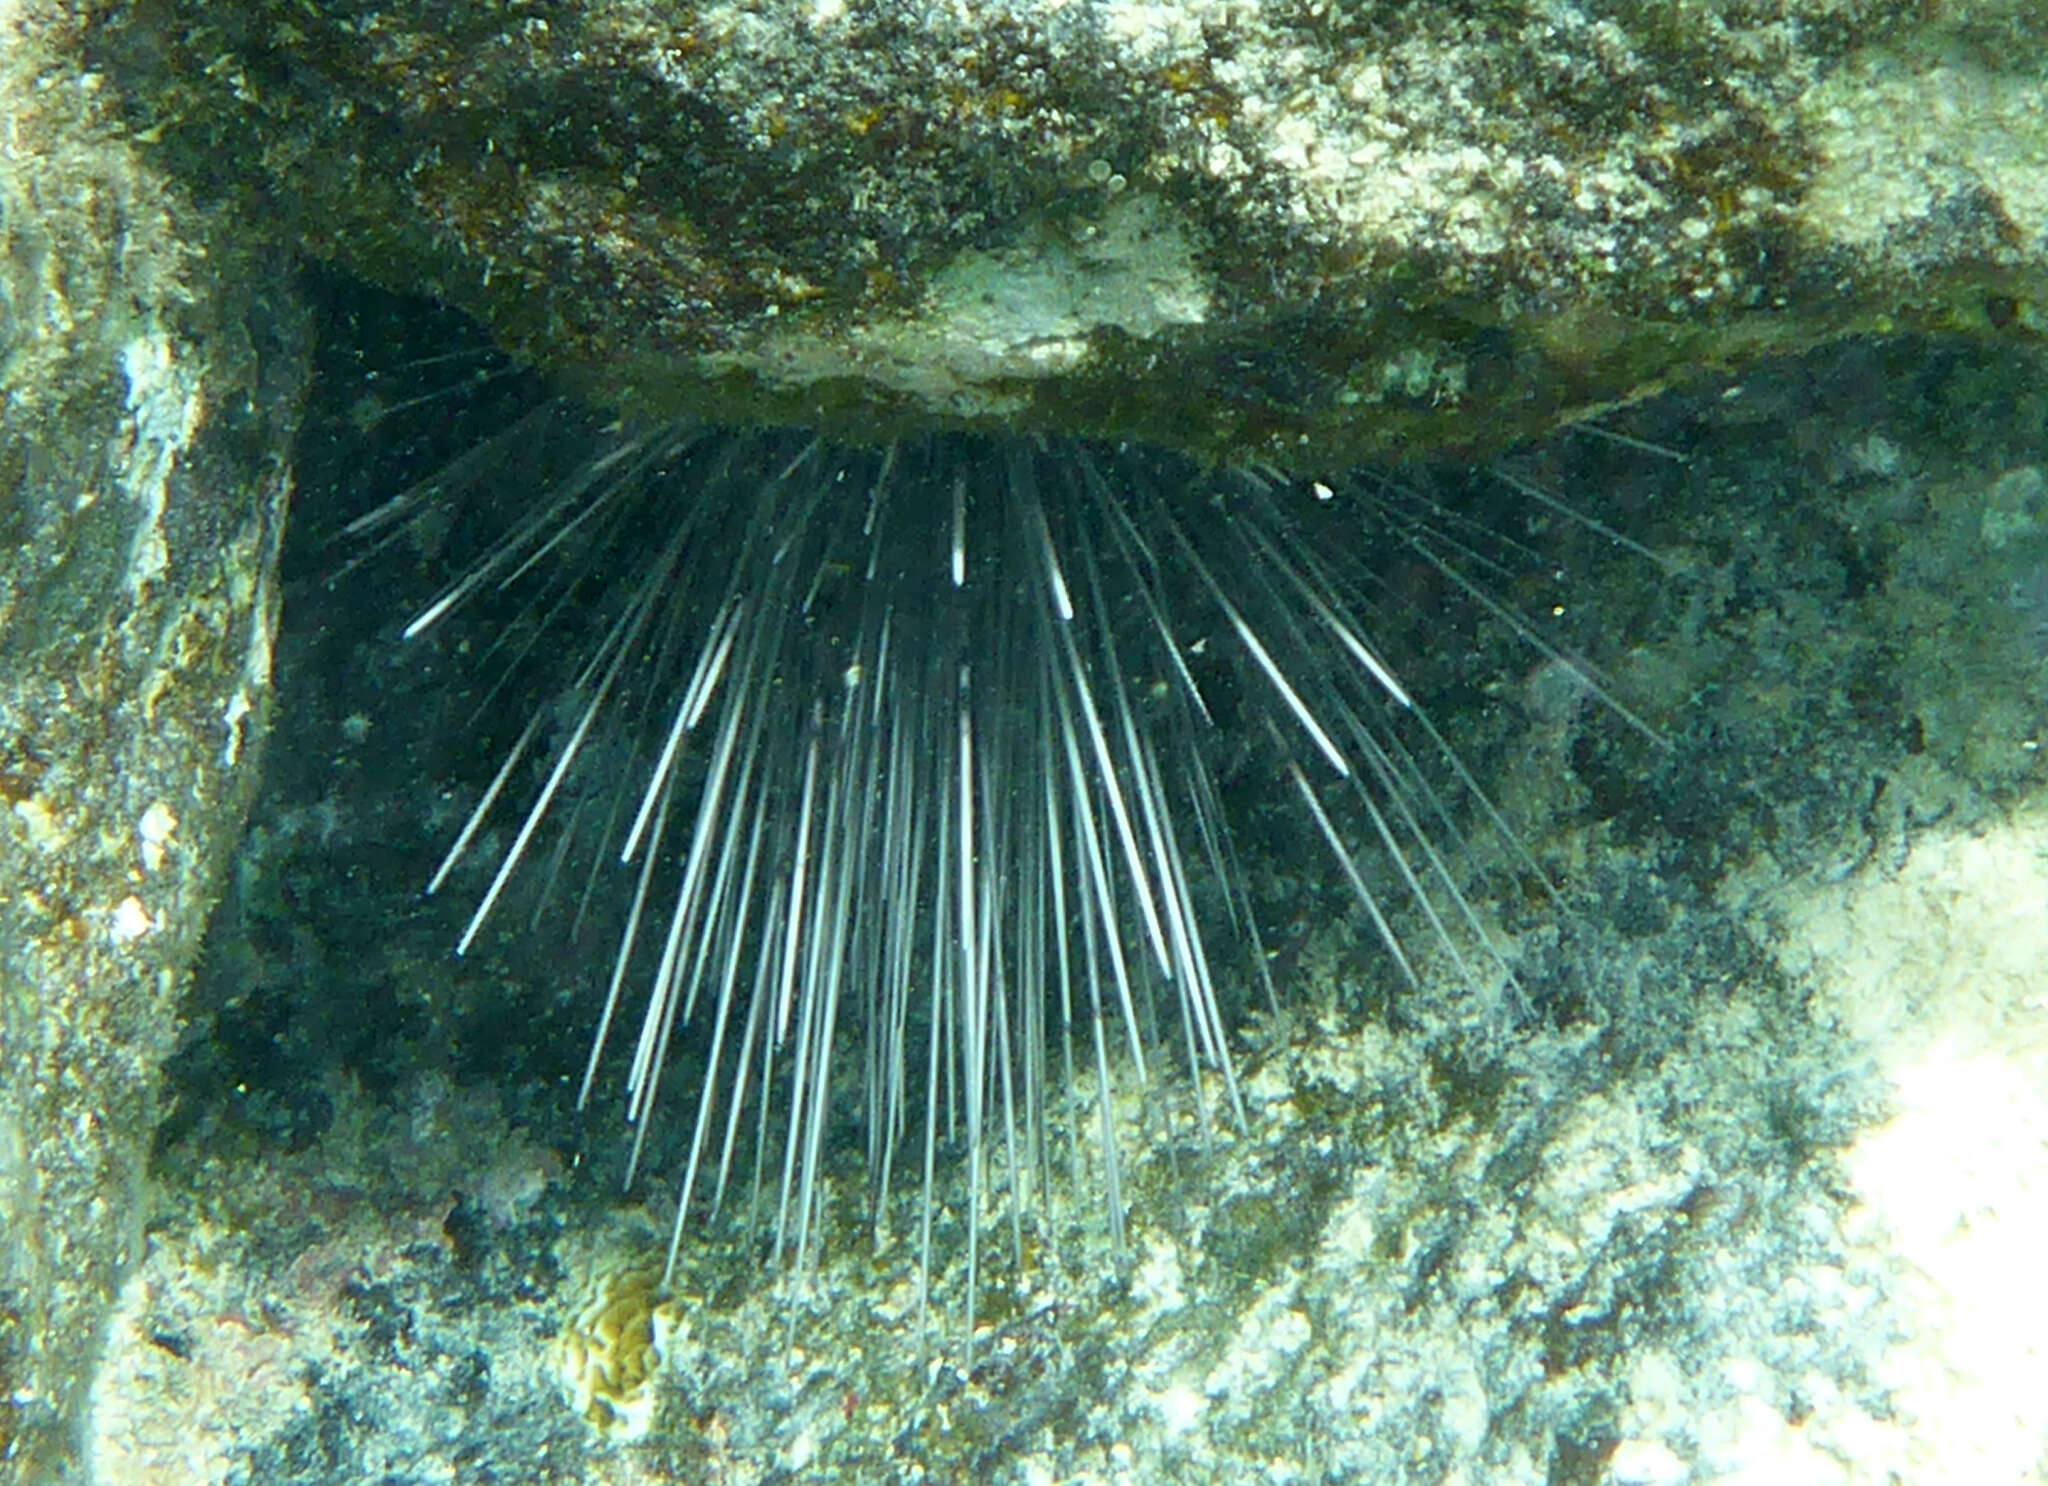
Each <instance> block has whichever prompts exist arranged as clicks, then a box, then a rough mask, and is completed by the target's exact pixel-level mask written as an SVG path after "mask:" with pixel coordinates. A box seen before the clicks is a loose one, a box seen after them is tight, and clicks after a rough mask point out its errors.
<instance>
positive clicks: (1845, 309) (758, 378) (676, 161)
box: [96, 0, 2048, 473]
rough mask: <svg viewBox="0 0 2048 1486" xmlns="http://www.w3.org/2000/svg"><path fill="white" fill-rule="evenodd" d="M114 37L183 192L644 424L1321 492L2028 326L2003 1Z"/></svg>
mask: <svg viewBox="0 0 2048 1486" xmlns="http://www.w3.org/2000/svg"><path fill="white" fill-rule="evenodd" d="M103 17H104V18H103V23H102V26H101V28H100V30H99V33H98V37H97V45H96V56H98V57H99V58H101V59H102V61H103V65H105V66H107V67H108V69H109V71H110V73H111V74H112V75H113V76H115V77H117V78H119V79H120V82H121V86H122V87H123V88H124V89H126V90H127V91H128V93H129V95H130V99H131V106H132V107H133V108H134V109H135V110H136V111H137V114H138V116H139V117H140V118H142V119H145V120H147V121H148V123H149V126H150V127H151V129H152V131H153V132H154V133H157V134H160V135H161V138H162V141H163V148H164V149H165V151H166V157H167V158H168V159H170V160H171V161H173V162H176V166H177V168H178V169H179V170H180V171H181V173H182V174H183V175H184V176H185V178H186V179H187V180H188V181H190V182H191V183H192V184H193V186H194V188H195V189H198V190H201V191H203V192H205V193H207V194H209V195H213V196H217V197H219V198H222V199H225V200H228V201H232V202H235V203H237V204H239V205H240V206H241V207H243V208H244V209H245V215H246V216H247V219H248V220H249V222H250V223H251V225H252V226H253V227H256V228H258V229H260V230H264V231H272V230H274V231H275V232H276V233H277V235H278V236H279V237H280V238H281V239H283V240H285V241H287V242H290V243H292V244H293V245H295V246H298V247H302V248H304V249H305V250H306V251H309V252H311V253H312V254H314V255H316V256H319V257H322V258H326V259H330V260H332V261H334V262H335V263H337V264H339V265H342V266H344V267H346V268H347V269H348V270H349V271H351V272H353V273H355V274H357V275H359V276H361V277H364V278H366V279H369V280H372V281H374V282H378V283H382V284H384V285H386V286H389V287H392V288H396V289H401V290H406V291H410V292H416V293H427V294H432V295H434V296H436V297H439V298H440V299H442V300H444V301H446V302H448V303H451V304H455V305H459V306H461V307H462V308H463V309H465V310H467V311H468V312H470V313H471V314H473V315H475V316H476V317H477V318H478V319H480V320H481V321H482V322H483V323H484V324H486V325H487V326H489V327H490V328H491V330H492V332H493V333H494V334H495V335H496V336H497V338H498V339H499V341H500V342H501V344H503V345H504V346H506V347H507V348H509V349H512V350H514V351H516V352H518V353H519V354H521V355H523V356H526V357H529V358H531V359H533V360H534V361H536V362H538V363H539V364H541V365H543V366H545V367H547V368H549V369H551V370H553V371H555V372H557V373H559V374H561V375H563V376H564V377H566V378H568V379H569V380H571V381H572V382H575V383H578V384H580V385H581V386H582V387H583V388H584V389H585V390H586V392H587V394H588V396H589V398H590V400H591V401H593V402H595V403H597V404H600V405H604V406H615V407H619V408H622V409H624V410H626V411H628V412H633V413H651V414H654V415H662V416H665V415H691V416H708V417H712V418H721V419H734V420H737V421H742V422H750V423H761V422H773V421H788V422H798V423H804V424H817V425H822V426H823V427H825V428H826V429H827V431H837V432H839V433H841V434H844V435H847V436H851V437H856V438H875V437H880V436H886V435H887V434H889V433H891V432H895V431H900V430H903V429H905V428H913V427H929V426H931V425H932V424H933V423H943V422H954V423H967V424H976V425H981V426H989V427H999V428H1005V429H1011V428H1018V427H1032V428H1039V429H1048V430H1055V431H1061V432H1067V433H1084V434H1094V435H1104V436H1113V437H1137V438H1143V439H1145V440H1147V441H1149V442H1153V443H1157V444H1165V445H1173V446H1177V447H1181V448H1185V449H1191V450H1194V451H1196V452H1198V453H1201V454H1203V455H1206V456H1210V457H1220V458H1233V457H1234V458H1238V459H1244V458H1251V457H1258V458H1264V459H1268V460H1275V461H1278V462H1281V463H1283V464H1284V465H1286V466H1288V467H1290V468H1293V469H1296V470H1298V471H1302V472H1308V473H1313V472H1314V471H1316V470H1322V471H1326V472H1327V471H1329V470H1333V469H1339V468H1342V467H1344V466H1346V465H1348V464H1350V463H1352V462H1355V461H1356V460H1358V459H1360V458H1362V457H1366V456H1371V455H1378V456H1386V455H1388V454H1393V453H1407V452H1413V451H1415V450H1417V449H1422V448H1441V447H1444V446H1456V447H1464V448H1471V447H1487V448H1497V447H1499V446H1500V445H1502V444H1504V443H1506V442H1509V441H1511V440H1513V439H1515V438H1517V437H1523V436H1527V435H1529V434H1532V433H1535V432H1539V431H1541V430H1542V429H1544V428H1547V427H1551V426H1554V425H1555V424H1556V423H1558V422H1560V421H1562V420H1566V419H1570V418H1573V417H1579V416H1584V415H1586V414H1587V413H1589V412H1592V411H1597V410H1598V409H1600V408H1603V407H1606V406H1609V405H1611V404H1614V403H1616V402H1620V401H1626V400H1629V399H1632V398H1636V397H1640V396H1643V395H1645V394H1646V393H1648V392H1650V391H1653V390H1654V389H1656V388H1657V387H1659V386H1660V385H1664V384H1667V383H1669V382H1671V381H1673V380H1682V379H1685V378H1687V377H1691V376H1695V375H1697V374H1699V373H1701V372H1703V371H1705V372H1717V371H1724V370H1727V369H1729V368H1739V367H1741V366H1743V365H1745V364H1748V363H1751V362H1753V361H1754V360H1756V359H1757V358H1758V357H1760V356H1764V355H1769V354H1774V353H1783V352H1787V351H1794V350H1797V349H1800V348H1802V347H1805V346H1809V345H1812V344H1814V343H1816V342H1819V341H1823V340H1827V339H1830V338H1833V337H1837V336H1841V335H1845V334H1850V333H1855V332H1859V331H1872V330H1886V329H1918V330H1952V331H1960V332H1963V333H1968V334H1975V335H1989V334H2017V335H2030V336H2038V335H2039V334H2041V332H2042V330H2043V329H2044V325H2048V318H2044V317H2048V311H2044V310H2043V308H2042V305H2043V299H2044V293H2048V278H2044V275H2048V125H2044V123H2043V120H2042V115H2041V112H2040V110H2039V108H2038V104H2037V100H2038V97H2039V94H2040V90H2041V88H2042V87H2043V84H2044V76H2043V68H2044V65H2048V64H2044V63H2043V60H2042V59H2043V58H2044V57H2048V34H2044V30H2043V27H2044V24H2048V23H2044V22H2043V20H2042V18H2041V13H2040V11H2039V8H2038V7H2036V6H2034V5H2032V4H2030V3H2023V0H1946V3H1936V4H1927V3H1922V0H1789V3H1784V4H1777V3H1772V4H1751V3H1745V0H1723V3H1705V0H1697V3H1688V4H1679V5H1673V4H1667V3H1662V0H1649V3H1645V0H1596V3H1591V4H1586V5H1579V6H1571V7H1560V6H1553V5H1547V4H1538V3H1534V0H1503V3H1487V4H1473V3H1448V0H1447V3H1435V4H1400V5H1366V6H1338V5H1325V4H1323V3H1321V0H1270V3H1253V0H1234V3H1230V0H1190V3H1186V4H1179V5H1143V4H1134V3H1129V0H1087V3H1073V4H1045V3H1038V0H974V3H967V4H940V3H919V0H889V3H845V0H780V3H771V4H749V5H744V6H742V5H727V4H693V3H659V4H649V3H629V4H619V3H607V0H579V3H574V4H567V5H550V6H546V7H539V6H533V5H524V4H515V3H495V4H485V5H475V6H466V7H463V8H461V10H460V11H459V12H451V11H450V10H449V9H448V8H447V7H445V6H441V5H434V4H423V3H414V4H395V5H385V6H379V7H377V8H375V9H362V8H355V7H342V8H329V7H311V8H309V7H305V6H301V5H296V4H283V3H273V0H251V3H244V4H239V5H236V6H232V7H225V8H224V7H222V6H220V5H218V4H213V3H201V0H132V3H121V4H108V5H107V6H105V8H104V12H103Z"/></svg>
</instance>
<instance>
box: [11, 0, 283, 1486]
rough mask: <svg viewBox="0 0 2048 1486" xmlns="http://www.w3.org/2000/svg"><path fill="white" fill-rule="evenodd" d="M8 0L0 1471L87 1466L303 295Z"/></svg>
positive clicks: (252, 648) (265, 681) (271, 545)
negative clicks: (238, 246)
mask: <svg viewBox="0 0 2048 1486" xmlns="http://www.w3.org/2000/svg"><path fill="white" fill-rule="evenodd" d="M77 47H78V35H77V31H76V26H75V23H74V21H73V20H72V19H71V18H70V17H69V15H68V13H67V12H66V11H65V9H64V8H63V7H61V6H50V5H37V4H15V3H7V4H0V119H4V120H5V126H4V127H5V133H6V147H5V149H4V151H0V390H4V393H5V405H6V420H5V424H4V427H0V1480H5V1481H29V1482H35V1483H38V1486H42V1483H49V1482H56V1481H62V1480H67V1479H70V1474H69V1473H70V1472H71V1471H72V1469H73V1468H74V1462H72V1461H71V1459H70V1449H71V1441H72V1439H73V1438H74V1436H75V1434H76V1431H77V1428H78V1420H79V1416H80V1414H81V1405H82V1403H83V1400H84V1395H85V1391H86V1388H87V1385H88V1383H89V1380H90V1377H91V1368H92V1365H93V1363H94V1360H95V1358H96V1356H97V1354H98V1351H99V1346H100V1342H101V1339H102V1336H103V1334H104V1326H105V1320H106V1311H107V1307H108V1305H109V1303H110V1301H111V1300H112V1298H113V1296H114V1294H115V1293H116V1292H117V1291H118V1289H119V1287H120V1284H121V1281H122V1277H123V1274H124V1272H125V1270H126V1268H127V1266H129V1265H131V1264H132V1263H133V1262H134V1260H135V1259H136V1257H137V1255H138V1252H139V1248H140V1240H141V1229H142V1222H143V1216H144V1213H145V1211H146V1207H145V1204H144V1202H143V1200H142V1190H141V1181H142V1171H143V1162H144V1158H145V1156H146V1153H147V1151H148V1147H149V1140H150V1135H151V1132H152V1130H153V1128H154V1126H155V1122H156V1117H157V1103H156V1096H157V1089H158V1077H157V1075H158V1065H159V1063H160V1061H161V1059H162V1057H163V1055H164V1053H165V1052H166V1051H167V1049H168V1047H169V1045H170V1041H171V1035H172V1031H173V1028H174V1024H175V1013H176V1008H177V1004H178V995H179V992H180V990H181V988H182V986H183V984H184V980H185V976H186V972H187V970H188V968H189V966H190V964H191V961H192V957H193V955H194V953H195V952H196V950H197V948H198V944H199V935H200V931H201V930H202V928H203V927H204V924H205V917H206V911H207V909H208V907H209V906H210V905H211V903H212V900H213V897H214V895H215V893H216V892H217V890H218V888H217V884H218V878H219V869H220V867H221V865H222V862H223V860H224V858H225V855H226V853H227V851H228V850H229V849H230V848H231V847H232V846H233V845H234V843H235V841H236V840H237V839H238V838H239V835H240V831H241V825H242V819H243V814H244V811H245V809H246V806H247V802H248V798H249V796H250V793H251V791H252V790H253V787H254V782H255V776H256V756H257V753H258V752H259V749H258V744H259V742H260V735H261V732H262V729H263V726H264V721H265V717H266V715H267V711H268V696H269V683H270V653H271V637H272V629H273V626H274V623H275V619H276V602H275V589H274V585H273V582H272V571H271V570H272V567H273V565H274V562H275V557H276V547H277V543H278V540H279V536H280V532H281V527H282V518H283V500H284V495H285V491H286V488H287V486H288V483H289V481H288V478H287V475H286V472H285V468H284V464H283V462H282V453H283V449H284V439H285V436H286V433H287V432H288V430H289V428H290V426H291V424H292V421H293V419H294V418H295V416H296V409H297V405H298V400H299V398H300V395H301V392H302V382H303V375H304V364H305V354H306V353H305V345H304V327H303V320H302V316H301V315H300V314H299V312H298V311H297V309H296V308H295V306H294V304H293V303H292V301H291V300H290V299H289V298H287V297H275V298H273V297H268V296H267V294H266V287H265V286H268V289H269V291H270V292H273V293H274V292H276V291H277V290H278V288H279V286H280V284H281V280H280V279H279V278H278V276H277V275H276V273H275V268H274V266H273V267H272V269H271V270H270V273H269V276H268V277H266V276H265V274H264V270H263V260H262V259H261V258H260V257H259V258H252V257H249V256H247V255H243V254H240V253H237V252H234V251H232V249H231V248H230V247H228V246H227V245H225V244H221V243H218V242H213V241H209V240H208V238H207V235H206V229H205V225H204V219H203V218H202V217H201V216H200V214H198V213H197V212H195V211H194V210H193V209H192V208H191V207H190V206H189V205H188V204H186V203H184V202H183V200H182V197H181V195H180V193H179V192H178V191H177V190H176V188H175V187H173V186H171V185H169V184H168V183H167V182H166V181H165V180H164V179H163V178H162V176H161V175H160V174H159V172H158V171H157V170H156V169H155V168H154V167H152V166H151V165H150V164H149V163H147V162H146V161H145V160H144V159H143V158H142V157H141V156H140V155H139V154H138V153H137V150H136V147H135V145H134V143H133V142H132V141H131V140H130V139H128V138H127V137H125V136H124V134H123V133H122V132H121V131H120V129H119V128H118V126H117V125H116V123H115V122H113V120H112V119H111V117H110V113H109V110H108V108H107V104H108V103H109V102H110V101H111V98H112V90H111V89H105V88H102V87H101V86H100V85H99V82H98V80H97V79H95V78H93V77H91V76H90V75H89V74H86V73H85V72H83V71H82V70H81V69H80V68H79V67H78V65H77V62H76V57H77Z"/></svg>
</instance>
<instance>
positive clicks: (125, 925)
mask: <svg viewBox="0 0 2048 1486" xmlns="http://www.w3.org/2000/svg"><path fill="white" fill-rule="evenodd" d="M155 928H156V924H155V923H154V922H152V921H151V919H150V916H149V910H148V909H147V908H144V907H143V906H142V900H141V899H139V898H137V897H136V896H135V895H134V894H132V893H131V894H129V896H127V897H125V898H123V899H122V900H121V901H120V903H119V904H118V905H117V906H116V907H115V909H114V923H113V929H112V933H113V936H114V938H115V940H116V941H118V942H120V943H123V944H126V943H128V942H129V941H130V940H134V939H140V938H141V937H142V936H143V935H144V934H147V933H150V932H151V931H153V930H154V929H155Z"/></svg>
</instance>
